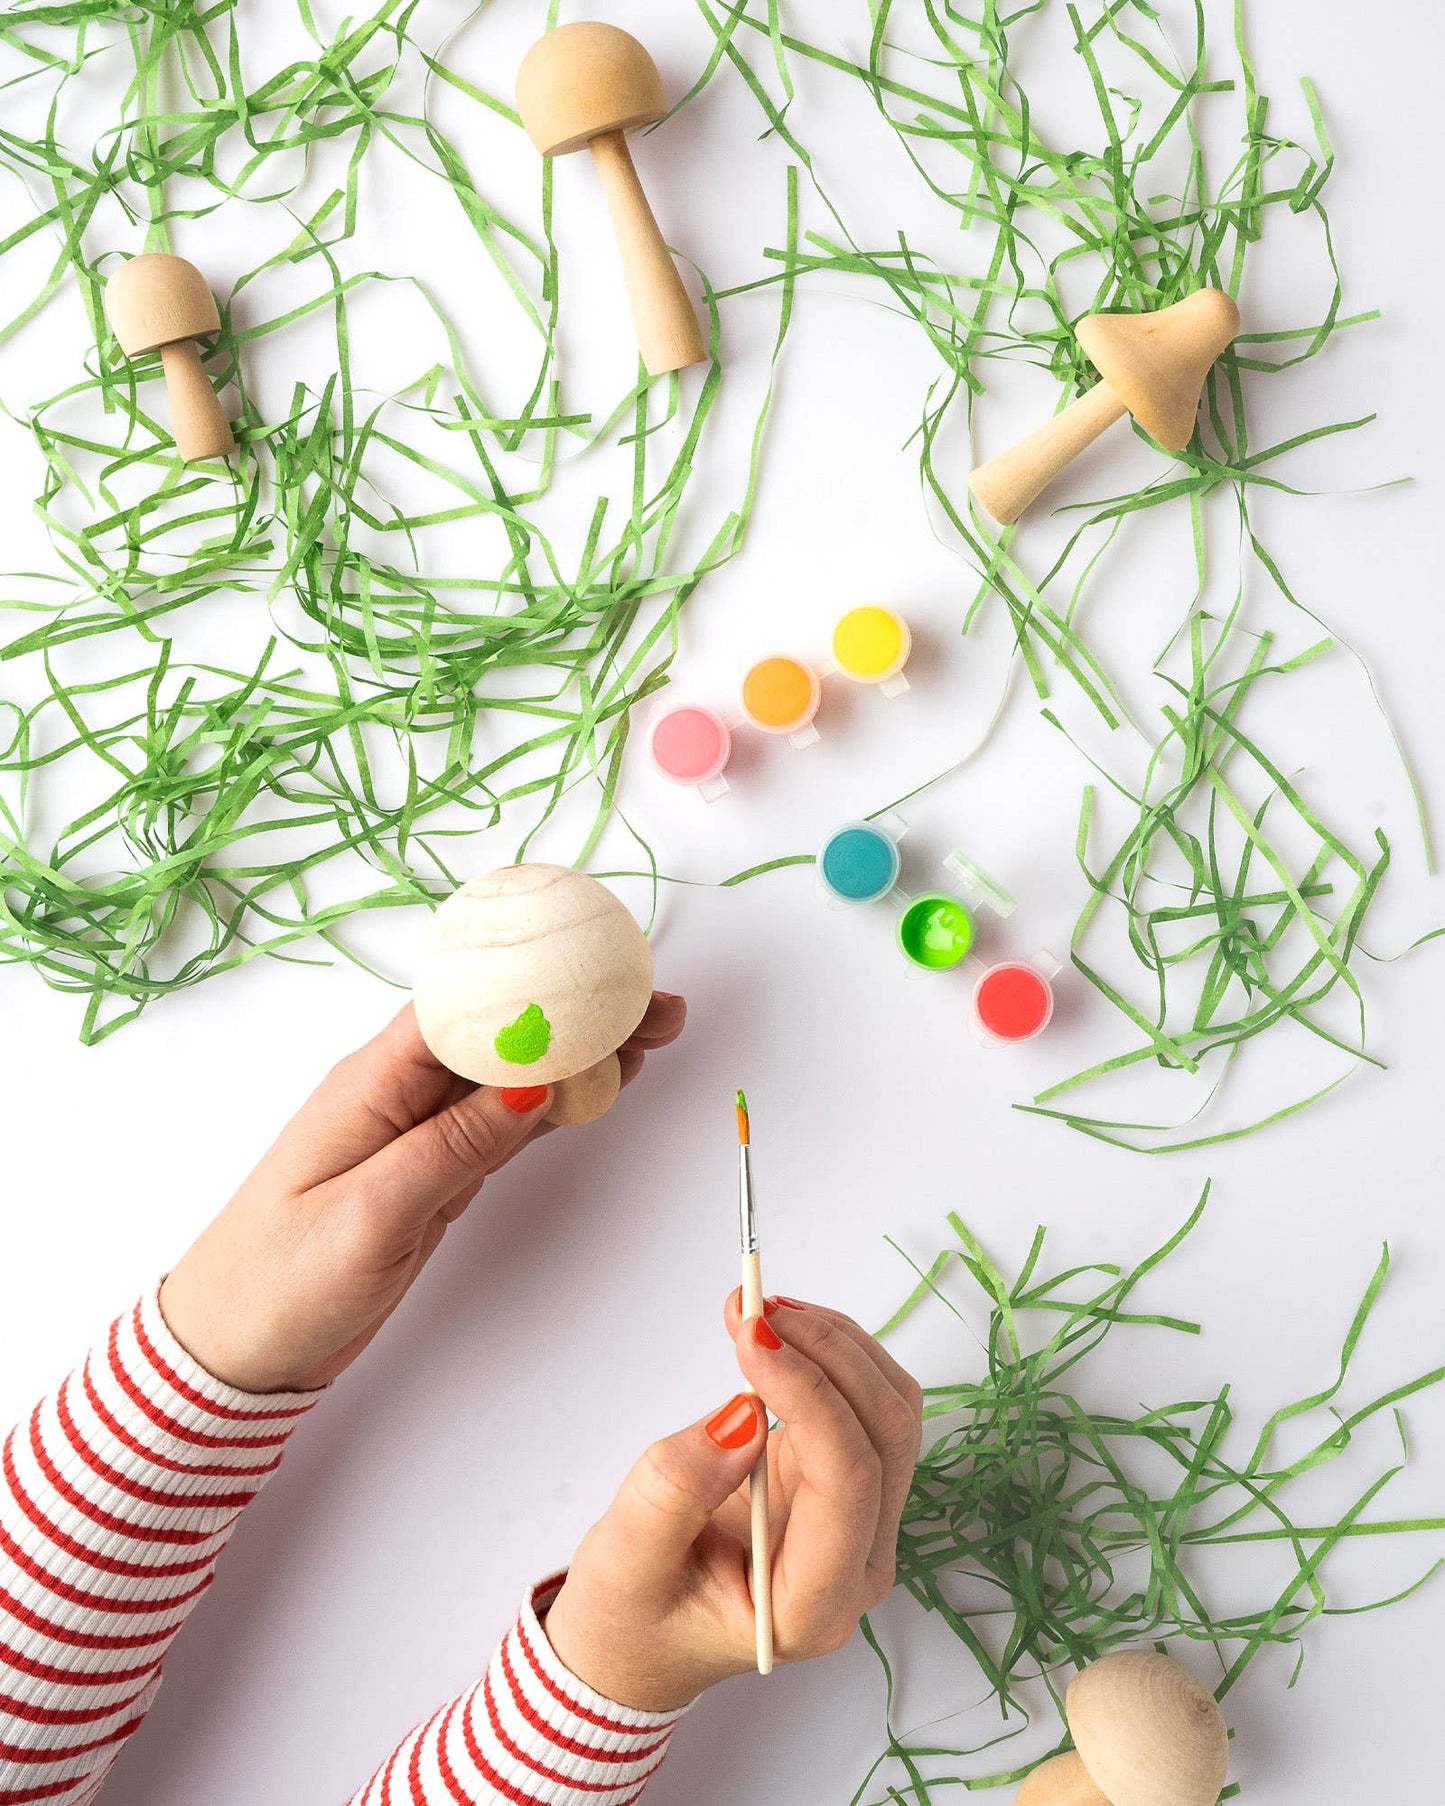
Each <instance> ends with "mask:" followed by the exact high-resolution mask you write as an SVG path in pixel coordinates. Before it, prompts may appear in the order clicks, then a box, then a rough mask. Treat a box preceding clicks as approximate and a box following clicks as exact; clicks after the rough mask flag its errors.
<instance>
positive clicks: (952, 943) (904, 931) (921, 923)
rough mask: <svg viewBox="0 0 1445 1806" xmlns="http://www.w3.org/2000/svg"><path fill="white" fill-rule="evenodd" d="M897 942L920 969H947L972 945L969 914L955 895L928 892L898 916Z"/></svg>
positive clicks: (926, 970)
mask: <svg viewBox="0 0 1445 1806" xmlns="http://www.w3.org/2000/svg"><path fill="white" fill-rule="evenodd" d="M898 945H899V947H900V949H901V950H902V953H903V957H904V958H905V959H906V960H907V961H908V962H909V964H910V965H913V966H917V967H918V968H919V970H920V971H923V972H951V971H952V970H953V968H954V967H955V966H956V965H958V964H960V962H961V961H962V960H964V959H965V958H967V956H968V950H969V948H970V947H971V946H972V945H973V917H972V916H971V915H970V914H969V912H968V909H967V908H966V906H965V905H964V904H962V903H960V902H959V900H958V898H957V897H949V896H945V895H944V893H943V892H941V891H930V892H929V893H928V894H927V895H926V896H922V897H915V898H914V899H913V901H912V902H911V903H909V904H908V906H907V907H906V908H905V909H904V911H903V913H902V915H900V916H899V918H898Z"/></svg>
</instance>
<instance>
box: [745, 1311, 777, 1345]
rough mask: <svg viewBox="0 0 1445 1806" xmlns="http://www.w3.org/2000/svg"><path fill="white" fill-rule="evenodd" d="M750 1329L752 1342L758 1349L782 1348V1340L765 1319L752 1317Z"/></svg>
mask: <svg viewBox="0 0 1445 1806" xmlns="http://www.w3.org/2000/svg"><path fill="white" fill-rule="evenodd" d="M751 1328H752V1337H753V1340H754V1342H756V1343H757V1345H758V1347H759V1348H781V1347H782V1346H783V1338H782V1337H781V1336H780V1335H779V1334H778V1332H777V1331H776V1330H775V1329H774V1328H773V1326H772V1324H771V1323H769V1322H768V1320H767V1318H766V1317H754V1318H753V1320H752V1325H751Z"/></svg>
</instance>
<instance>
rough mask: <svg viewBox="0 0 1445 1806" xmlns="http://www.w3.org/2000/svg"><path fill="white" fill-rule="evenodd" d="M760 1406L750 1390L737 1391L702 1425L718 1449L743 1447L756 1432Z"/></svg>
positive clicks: (760, 1411)
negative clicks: (734, 1395)
mask: <svg viewBox="0 0 1445 1806" xmlns="http://www.w3.org/2000/svg"><path fill="white" fill-rule="evenodd" d="M761 1421H762V1407H761V1406H760V1405H759V1404H758V1401H757V1399H756V1398H754V1396H753V1395H752V1393H751V1392H739V1393H738V1394H737V1396H736V1397H735V1398H730V1399H729V1400H728V1402H727V1403H726V1404H725V1405H724V1406H723V1408H722V1409H721V1410H720V1411H714V1412H713V1414H712V1416H711V1417H710V1418H708V1420H707V1422H706V1423H705V1424H704V1425H703V1426H702V1427H703V1428H704V1429H705V1430H706V1431H707V1433H708V1435H709V1436H710V1437H711V1438H712V1440H713V1441H714V1442H715V1443H716V1444H717V1446H718V1447H719V1448H720V1449H745V1448H746V1447H747V1446H748V1444H749V1443H750V1442H751V1441H752V1439H753V1438H754V1436H756V1435H757V1433H758V1425H759V1423H760V1422H761Z"/></svg>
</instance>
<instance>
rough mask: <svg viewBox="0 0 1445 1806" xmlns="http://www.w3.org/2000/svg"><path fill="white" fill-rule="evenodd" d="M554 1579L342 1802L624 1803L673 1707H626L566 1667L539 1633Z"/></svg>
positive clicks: (445, 1805)
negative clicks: (470, 1676)
mask: <svg viewBox="0 0 1445 1806" xmlns="http://www.w3.org/2000/svg"><path fill="white" fill-rule="evenodd" d="M563 1578H564V1577H563V1576H562V1575H560V1574H558V1575H554V1576H553V1577H552V1578H551V1579H550V1580H544V1581H542V1582H541V1583H540V1584H539V1585H538V1586H535V1587H534V1588H533V1589H532V1591H531V1592H530V1593H529V1594H528V1596H527V1599H526V1601H525V1602H524V1604H523V1606H522V1609H521V1612H520V1613H519V1615H518V1617H517V1621H516V1623H515V1624H514V1625H513V1626H512V1628H511V1629H510V1630H509V1631H508V1632H507V1634H506V1636H505V1637H504V1638H503V1639H502V1642H501V1645H500V1646H499V1648H498V1649H497V1652H496V1654H495V1655H494V1656H493V1657H492V1660H491V1663H490V1665H489V1666H488V1668H487V1672H486V1673H485V1674H484V1675H483V1676H482V1678H481V1680H480V1681H479V1682H478V1683H477V1685H476V1686H475V1687H473V1688H472V1690H471V1691H470V1692H469V1693H463V1694H461V1695H460V1696H459V1697H458V1698H456V1699H454V1700H451V1701H450V1702H449V1703H448V1704H447V1705H445V1706H443V1707H442V1708H441V1710H440V1711H439V1712H436V1713H434V1714H433V1715H432V1717H430V1718H429V1719H427V1720H426V1722H425V1723H424V1724H420V1725H418V1726H417V1727H416V1729H415V1730H414V1731H413V1732H412V1733H411V1735H410V1736H409V1737H407V1738H405V1739H404V1740H403V1742H402V1743H401V1745H400V1747H399V1748H398V1749H397V1750H396V1751H395V1752H394V1753H393V1754H392V1756H391V1758H390V1760H389V1761H387V1762H386V1763H384V1764H383V1766H382V1767H381V1768H380V1769H378V1770H377V1772H376V1774H374V1775H373V1776H372V1778H371V1780H370V1781H369V1782H368V1783H367V1784H366V1786H365V1787H363V1788H362V1790H361V1792H360V1793H358V1794H357V1795H356V1796H355V1798H354V1799H353V1800H352V1801H351V1806H495V1803H497V1802H506V1803H507V1806H629V1803H630V1802H631V1801H633V1800H636V1799H637V1798H638V1796H639V1795H640V1794H641V1792H642V1790H643V1788H644V1787H646V1785H647V1783H648V1781H649V1780H650V1779H651V1778H652V1775H653V1773H654V1771H655V1770H656V1769H657V1767H658V1766H659V1764H660V1763H661V1761H662V1759H663V1757H664V1756H665V1755H666V1754H667V1746H668V1742H669V1740H670V1738H671V1736H672V1731H673V1727H674V1726H675V1725H676V1724H677V1722H678V1720H679V1719H680V1718H681V1717H682V1713H681V1712H636V1711H633V1710H632V1709H631V1708H630V1707H628V1706H619V1705H616V1704H615V1703H614V1702H613V1701H612V1700H609V1699H604V1698H603V1696H602V1695H601V1694H600V1693H594V1692H593V1690H592V1689H591V1688H590V1687H588V1686H586V1685H585V1684H584V1683H583V1682H582V1681H579V1680H578V1679H577V1677H576V1676H575V1675H574V1674H572V1673H571V1671H570V1670H568V1669H566V1668H564V1667H563V1666H562V1664H561V1662H559V1661H558V1659H557V1657H556V1655H555V1654H554V1653H553V1650H552V1646H551V1644H550V1643H549V1642H548V1641H547V1637H546V1633H545V1632H544V1630H543V1629H542V1619H543V1618H544V1617H545V1615H546V1611H547V1607H548V1606H549V1605H550V1604H551V1603H552V1600H553V1598H554V1596H555V1595H556V1593H557V1590H558V1588H559V1587H560V1586H561V1584H562V1580H563Z"/></svg>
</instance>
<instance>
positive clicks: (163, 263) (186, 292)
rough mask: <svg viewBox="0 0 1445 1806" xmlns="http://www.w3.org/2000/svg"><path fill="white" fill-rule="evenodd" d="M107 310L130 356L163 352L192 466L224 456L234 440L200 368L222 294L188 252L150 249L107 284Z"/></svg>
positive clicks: (177, 429)
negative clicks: (164, 252)
mask: <svg viewBox="0 0 1445 1806" xmlns="http://www.w3.org/2000/svg"><path fill="white" fill-rule="evenodd" d="M105 312H106V317H107V319H108V320H109V321H110V326H111V331H112V332H113V333H114V334H115V336H116V339H117V341H118V342H119V344H120V348H121V350H122V351H123V352H124V353H125V354H126V356H127V357H141V356H143V355H144V354H145V353H146V352H148V351H159V352H160V354H161V367H162V369H163V370H164V371H165V377H166V393H167V394H168V395H169V397H170V403H171V436H172V438H174V440H175V442H176V450H177V451H178V452H179V453H180V454H181V458H182V460H183V461H184V462H185V463H187V464H194V463H195V462H196V460H197V459H198V458H217V457H224V456H225V454H226V453H227V452H228V451H230V450H231V449H232V448H233V447H234V445H235V443H236V441H235V440H234V439H233V438H232V436H231V426H230V422H229V421H228V420H227V419H226V416H225V414H224V412H223V411H222V408H221V404H220V402H219V401H217V399H216V392H215V390H214V389H213V388H212V387H211V385H210V383H209V382H208V381H207V379H206V373H205V371H204V370H203V369H202V367H201V353H200V348H199V347H198V346H197V344H196V340H197V339H204V338H207V337H209V335H210V334H211V333H213V332H219V331H220V329H221V316H220V315H219V314H218V313H217V312H216V298H215V296H214V295H213V294H212V293H211V291H210V289H209V288H207V286H206V279H205V277H204V276H203V275H202V274H201V272H200V271H199V270H198V269H197V268H196V266H195V265H194V264H193V263H187V262H186V260H185V258H184V257H169V256H164V255H162V254H161V253H160V252H159V251H146V252H144V253H143V254H142V255H141V256H139V257H132V258H131V259H130V260H129V262H127V263H123V264H122V265H121V266H120V268H119V269H118V270H117V271H116V273H115V274H114V275H113V276H112V277H111V278H110V279H109V281H108V282H107V283H106V285H105Z"/></svg>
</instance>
